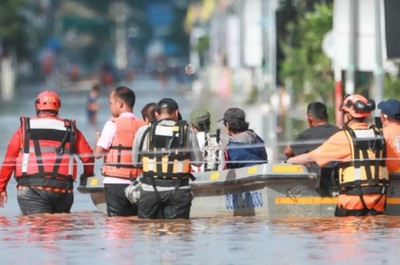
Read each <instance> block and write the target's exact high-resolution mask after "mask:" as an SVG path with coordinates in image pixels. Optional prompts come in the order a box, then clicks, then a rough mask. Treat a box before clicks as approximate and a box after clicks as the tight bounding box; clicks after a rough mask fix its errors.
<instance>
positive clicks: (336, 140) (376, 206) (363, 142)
mask: <svg viewBox="0 0 400 265" xmlns="http://www.w3.org/2000/svg"><path fill="white" fill-rule="evenodd" d="M374 109H375V102H374V101H373V100H371V99H370V100H367V99H366V98H365V97H364V96H362V95H359V94H354V95H347V96H346V97H345V98H344V100H343V102H342V104H341V106H340V108H339V110H340V111H342V112H343V115H344V117H343V120H344V121H345V125H344V127H343V129H342V130H340V131H339V132H337V133H335V134H334V135H332V136H331V137H330V138H329V139H328V140H327V141H326V142H325V143H323V144H322V145H320V146H319V147H317V148H316V149H314V150H313V151H311V152H309V153H305V154H302V155H299V156H294V157H291V158H289V159H288V160H287V162H288V163H292V164H309V163H311V162H313V161H315V162H316V163H317V164H318V165H319V166H320V167H322V166H324V165H326V164H327V163H329V162H331V161H338V166H339V188H340V194H339V197H338V205H337V207H336V211H335V215H336V216H349V215H354V216H364V215H377V214H383V212H384V210H385V205H386V190H387V186H388V184H389V182H388V176H387V172H386V167H385V158H386V157H385V154H386V151H385V149H386V147H385V140H384V138H383V135H382V132H381V131H380V130H379V129H377V128H375V127H369V125H368V124H367V123H366V119H367V118H368V117H369V116H370V115H371V112H372V111H373V110H374Z"/></svg>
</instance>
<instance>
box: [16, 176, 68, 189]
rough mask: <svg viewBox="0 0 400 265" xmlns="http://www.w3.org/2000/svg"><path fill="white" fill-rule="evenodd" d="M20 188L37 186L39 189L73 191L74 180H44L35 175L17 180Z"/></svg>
mask: <svg viewBox="0 0 400 265" xmlns="http://www.w3.org/2000/svg"><path fill="white" fill-rule="evenodd" d="M17 182H18V186H27V187H30V186H37V187H54V188H61V189H65V190H73V188H74V182H73V180H72V178H69V180H60V179H54V178H44V177H39V176H35V175H31V176H23V177H20V178H17Z"/></svg>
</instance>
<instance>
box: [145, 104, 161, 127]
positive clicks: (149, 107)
mask: <svg viewBox="0 0 400 265" xmlns="http://www.w3.org/2000/svg"><path fill="white" fill-rule="evenodd" d="M156 110H157V103H156V102H151V103H147V104H146V106H144V107H143V109H142V117H143V120H144V121H145V122H146V123H151V122H152V121H153V120H155V119H156Z"/></svg>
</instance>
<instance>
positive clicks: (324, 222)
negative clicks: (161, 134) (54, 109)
mask: <svg viewBox="0 0 400 265" xmlns="http://www.w3.org/2000/svg"><path fill="white" fill-rule="evenodd" d="M399 221H400V219H399V218H398V217H387V216H380V217H363V218H333V217H329V218H298V217H296V218H285V219H260V218H255V217H247V218H245V217H240V218H239V217H231V218H203V219H192V220H174V221H159V220H158V221H152V220H140V219H139V220H138V219H136V218H134V217H128V218H127V217H115V218H110V217H107V216H105V215H103V214H101V213H98V212H79V213H73V214H56V215H48V214H46V215H33V216H16V217H12V218H7V217H5V216H2V217H1V218H0V223H1V235H0V249H1V251H2V261H5V262H2V264H16V263H17V262H16V261H17V260H18V264H20V263H21V262H29V264H38V263H40V264H42V263H43V264H76V263H84V262H90V264H94V263H96V264H109V263H110V262H112V263H113V264H137V263H141V264H205V263H209V264H257V263H262V264H266V263H268V264H345V263H346V264H398V261H397V255H395V254H397V247H398V243H399V238H400V235H399V234H400V232H399V231H400V229H399V228H400V222H399Z"/></svg>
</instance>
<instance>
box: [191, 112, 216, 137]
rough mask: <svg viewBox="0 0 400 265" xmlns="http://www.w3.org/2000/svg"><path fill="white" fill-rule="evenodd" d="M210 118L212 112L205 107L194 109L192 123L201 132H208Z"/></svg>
mask: <svg viewBox="0 0 400 265" xmlns="http://www.w3.org/2000/svg"><path fill="white" fill-rule="evenodd" d="M210 119H211V115H210V112H208V111H207V110H205V109H200V108H199V109H194V110H193V111H192V113H191V114H190V124H191V125H192V126H193V127H194V129H195V130H196V131H199V132H208V131H209V130H210V125H211V121H210Z"/></svg>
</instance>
